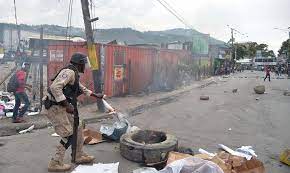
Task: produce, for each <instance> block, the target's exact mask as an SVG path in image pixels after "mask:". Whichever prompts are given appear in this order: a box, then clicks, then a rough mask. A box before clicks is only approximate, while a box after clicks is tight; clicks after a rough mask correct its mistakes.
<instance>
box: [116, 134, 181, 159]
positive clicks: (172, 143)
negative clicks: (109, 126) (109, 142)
mask: <svg viewBox="0 0 290 173" xmlns="http://www.w3.org/2000/svg"><path fill="white" fill-rule="evenodd" d="M177 146H178V141H177V138H176V137H174V136H173V135H170V134H166V133H164V132H159V131H152V130H138V131H134V132H132V133H128V134H125V135H123V136H122V137H121V140H120V150H121V155H122V156H123V157H124V158H126V159H128V160H130V161H134V162H138V163H145V164H152V163H161V162H164V161H166V160H167V158H168V153H169V152H170V151H174V150H176V149H177Z"/></svg>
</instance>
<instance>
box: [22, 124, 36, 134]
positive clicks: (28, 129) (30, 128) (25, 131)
mask: <svg viewBox="0 0 290 173" xmlns="http://www.w3.org/2000/svg"><path fill="white" fill-rule="evenodd" d="M33 129H34V125H32V126H30V127H29V128H27V129H25V130H21V131H20V132H19V134H24V133H28V132H31V131H32V130H33Z"/></svg>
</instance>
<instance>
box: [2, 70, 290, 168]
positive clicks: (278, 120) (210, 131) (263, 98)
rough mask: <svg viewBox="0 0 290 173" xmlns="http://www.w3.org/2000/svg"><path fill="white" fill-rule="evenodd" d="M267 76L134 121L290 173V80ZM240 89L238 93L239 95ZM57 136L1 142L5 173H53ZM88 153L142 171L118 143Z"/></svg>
mask: <svg viewBox="0 0 290 173" xmlns="http://www.w3.org/2000/svg"><path fill="white" fill-rule="evenodd" d="M257 76H258V78H256V77H257ZM262 76H263V73H262V72H244V73H240V74H236V75H234V76H233V77H230V78H224V79H221V80H219V82H218V83H217V84H213V85H210V86H208V87H205V88H202V89H193V90H192V91H190V92H188V93H184V94H182V95H179V96H177V97H176V100H175V101H174V102H170V103H168V104H166V105H163V106H160V107H155V108H152V109H149V110H147V111H145V112H144V113H142V114H139V115H137V116H134V117H131V118H130V119H129V121H130V122H131V123H132V124H134V125H137V126H138V127H140V128H142V129H155V130H162V131H166V132H168V133H171V134H173V135H176V136H177V137H178V139H179V144H180V145H181V146H185V147H192V148H193V149H194V150H195V151H196V152H197V150H198V148H203V149H206V150H208V151H210V152H215V151H217V149H218V147H217V144H219V143H222V144H225V145H227V146H229V147H231V148H233V149H234V148H236V147H239V146H242V145H251V146H253V147H254V149H255V151H256V154H257V155H258V158H259V159H260V160H262V161H263V162H264V164H265V166H266V170H267V172H268V173H289V172H290V167H288V166H285V165H283V164H281V163H280V162H279V161H278V156H279V154H280V152H281V151H282V150H283V149H285V148H287V147H288V148H289V147H290V146H289V145H290V133H289V130H290V126H289V123H290V116H289V115H290V107H289V103H290V97H289V96H283V90H285V89H287V88H288V87H290V85H289V84H290V80H287V79H273V80H272V81H271V82H268V81H267V82H264V81H263V80H262V79H261V77H262ZM244 77H247V78H244ZM258 84H265V86H266V92H267V93H266V94H263V95H256V94H254V91H253V87H254V86H255V85H258ZM234 88H237V89H238V92H237V93H235V94H234V93H232V89H234ZM203 94H204V95H208V96H210V100H209V101H200V100H199V97H200V95H203ZM256 98H258V100H256ZM140 99H141V98H140ZM97 126H98V125H91V127H95V128H97ZM229 129H230V130H229ZM51 133H53V131H52V129H44V130H38V131H34V132H33V133H31V134H24V135H16V136H8V137H1V138H0V143H5V145H3V146H0V173H14V172H15V173H16V172H21V173H31V172H35V173H45V172H47V170H46V168H47V162H48V160H49V158H50V156H51V154H52V152H53V151H54V148H53V147H54V146H55V145H56V144H57V143H58V140H59V139H58V138H55V137H51V136H50V134H51ZM85 149H86V150H87V151H88V153H90V154H93V155H95V156H96V162H102V163H112V162H120V169H119V172H120V173H127V172H132V170H134V169H135V168H137V167H138V165H137V164H135V163H132V162H130V161H127V160H125V159H124V158H122V157H121V156H120V154H119V146H118V144H117V143H102V144H98V145H94V146H86V147H85ZM68 155H69V154H67V156H66V160H67V161H69V160H70V158H69V157H68Z"/></svg>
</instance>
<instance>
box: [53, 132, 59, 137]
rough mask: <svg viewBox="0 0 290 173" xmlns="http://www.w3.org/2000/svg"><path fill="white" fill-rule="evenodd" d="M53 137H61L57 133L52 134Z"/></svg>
mask: <svg viewBox="0 0 290 173" xmlns="http://www.w3.org/2000/svg"><path fill="white" fill-rule="evenodd" d="M51 136H52V137H60V136H59V135H58V134H57V133H53V134H51Z"/></svg>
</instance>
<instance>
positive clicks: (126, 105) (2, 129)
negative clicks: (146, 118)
mask: <svg viewBox="0 0 290 173" xmlns="http://www.w3.org/2000/svg"><path fill="white" fill-rule="evenodd" d="M218 78H219V77H211V78H208V79H205V80H203V81H194V82H193V83H192V84H191V85H189V86H186V87H183V88H179V89H177V90H173V91H171V92H156V93H151V94H148V95H139V96H126V97H113V98H110V99H108V100H107V101H108V102H109V103H110V104H111V105H112V106H113V107H114V108H115V109H117V110H118V111H120V112H122V113H124V114H127V115H129V116H134V115H137V114H140V113H142V112H143V111H145V110H146V109H149V108H152V107H156V106H160V105H163V104H167V103H170V102H172V101H174V100H175V99H176V98H177V97H178V96H180V95H182V94H184V93H186V92H189V91H191V90H192V89H194V88H203V87H205V86H207V85H210V84H213V83H216V80H219V79H218ZM79 113H80V117H81V118H82V119H83V120H84V122H85V123H95V122H98V121H101V119H103V118H110V116H109V115H107V114H105V113H100V112H98V110H97V105H96V104H90V105H86V106H82V107H80V108H79ZM26 121H27V123H20V124H15V123H12V122H11V119H10V118H5V119H1V120H0V136H10V135H16V134H18V132H19V131H20V130H23V129H26V128H28V127H30V126H32V125H34V126H35V127H34V129H42V128H46V127H48V126H50V123H49V121H48V119H47V118H46V116H44V115H43V114H39V115H34V116H26Z"/></svg>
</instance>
